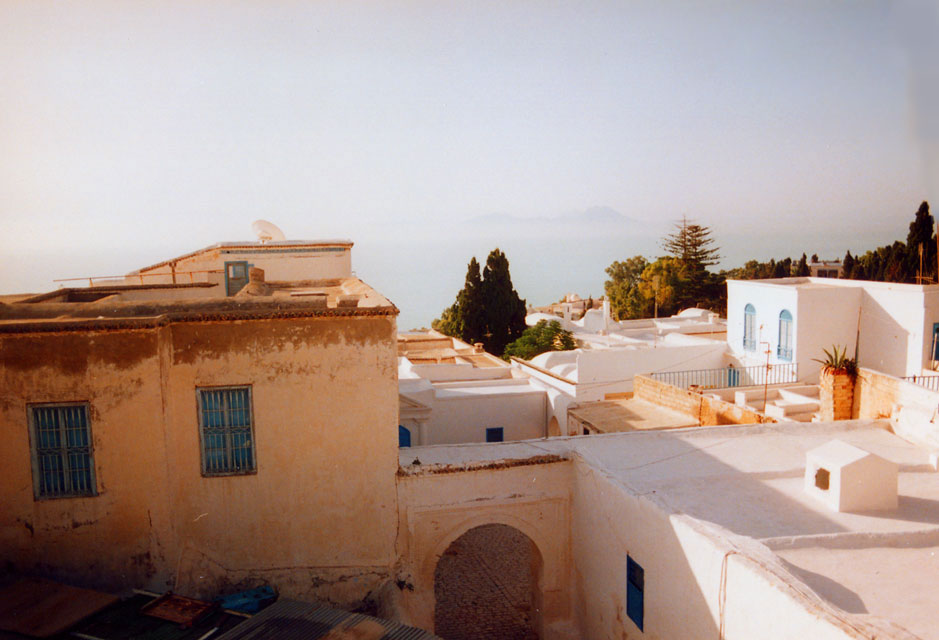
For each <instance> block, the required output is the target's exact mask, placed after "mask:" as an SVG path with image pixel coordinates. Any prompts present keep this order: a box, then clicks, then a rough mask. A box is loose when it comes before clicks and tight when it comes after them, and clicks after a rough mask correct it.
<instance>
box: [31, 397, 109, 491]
mask: <svg viewBox="0 0 939 640" xmlns="http://www.w3.org/2000/svg"><path fill="white" fill-rule="evenodd" d="M29 422H30V431H31V436H32V456H33V493H34V495H35V497H36V498H37V499H39V498H73V497H77V496H94V495H97V494H98V490H97V486H96V485H95V465H94V456H93V451H92V441H91V421H90V420H89V416H88V404H87V403H68V404H45V405H33V406H30V408H29Z"/></svg>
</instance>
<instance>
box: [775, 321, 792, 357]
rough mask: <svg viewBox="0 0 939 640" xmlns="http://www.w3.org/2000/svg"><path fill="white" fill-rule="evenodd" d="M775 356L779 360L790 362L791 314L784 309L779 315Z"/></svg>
mask: <svg viewBox="0 0 939 640" xmlns="http://www.w3.org/2000/svg"><path fill="white" fill-rule="evenodd" d="M776 355H777V356H778V357H779V359H780V360H786V361H787V362H791V361H792V314H791V313H789V311H787V310H786V309H783V310H782V311H781V312H780V314H779V343H778V345H777V347H776Z"/></svg>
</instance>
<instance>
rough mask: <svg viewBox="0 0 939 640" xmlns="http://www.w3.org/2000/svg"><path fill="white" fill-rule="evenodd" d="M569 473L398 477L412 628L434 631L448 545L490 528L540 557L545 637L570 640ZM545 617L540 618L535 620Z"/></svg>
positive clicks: (548, 467)
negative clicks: (502, 529) (511, 533)
mask: <svg viewBox="0 0 939 640" xmlns="http://www.w3.org/2000/svg"><path fill="white" fill-rule="evenodd" d="M570 486H571V467H570V463H568V462H566V461H562V462H554V463H550V464H524V465H521V466H512V465H506V464H504V463H501V464H500V463H497V464H495V465H493V466H492V467H491V468H488V469H480V470H475V471H454V472H443V473H435V472H422V473H418V474H417V475H407V474H402V475H400V476H399V479H398V508H399V524H398V532H399V535H398V553H399V554H400V556H401V565H400V568H399V572H398V576H397V578H398V579H399V580H400V581H402V584H409V585H411V586H412V587H413V590H411V589H408V588H405V589H404V590H402V591H401V596H402V605H401V607H402V611H403V612H404V615H405V616H406V617H405V620H407V621H408V623H409V624H415V625H417V626H420V627H422V628H425V629H432V628H433V620H434V570H435V569H436V567H437V561H438V560H439V559H440V556H441V555H442V554H443V553H444V552H445V551H446V550H447V547H448V546H450V544H451V543H452V542H453V541H455V540H456V539H457V538H459V537H460V536H461V535H463V534H464V533H466V532H467V531H469V530H470V529H472V528H474V527H477V526H481V525H485V524H493V523H497V524H505V525H508V526H511V527H515V528H516V529H518V530H519V531H521V532H522V533H524V534H525V535H526V536H528V537H529V538H530V539H531V541H532V542H533V543H534V544H535V547H536V549H537V551H538V554H539V555H540V560H541V562H540V565H541V566H540V575H539V576H536V579H537V580H538V587H539V588H538V594H536V597H535V602H536V605H540V609H541V611H540V612H535V613H536V617H540V619H541V625H542V632H543V633H542V635H541V637H542V638H545V639H547V640H551V639H554V638H569V637H572V636H571V634H570V627H569V623H570V620H571V608H570V594H571V558H570V545H571V540H570V531H571V528H570ZM539 613H540V616H538V614H539Z"/></svg>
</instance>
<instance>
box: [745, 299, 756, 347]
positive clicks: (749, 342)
mask: <svg viewBox="0 0 939 640" xmlns="http://www.w3.org/2000/svg"><path fill="white" fill-rule="evenodd" d="M743 349H744V351H756V309H755V308H754V307H753V305H752V304H748V305H747V306H746V307H744V308H743Z"/></svg>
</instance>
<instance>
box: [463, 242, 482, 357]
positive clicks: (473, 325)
mask: <svg viewBox="0 0 939 640" xmlns="http://www.w3.org/2000/svg"><path fill="white" fill-rule="evenodd" d="M457 305H458V306H459V308H460V311H461V319H462V323H463V326H462V328H461V330H460V333H459V335H460V337H461V338H462V339H463V340H465V341H466V342H469V343H470V344H475V343H477V342H485V337H486V313H485V302H484V301H483V280H482V276H481V275H480V274H479V263H478V262H476V257H475V256H474V257H473V258H472V259H470V262H469V264H468V265H467V267H466V281H465V283H464V284H463V289H462V290H461V291H460V293H459V294H457Z"/></svg>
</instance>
